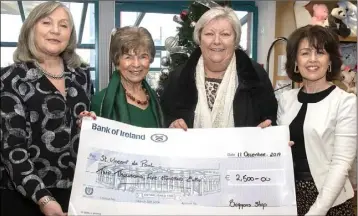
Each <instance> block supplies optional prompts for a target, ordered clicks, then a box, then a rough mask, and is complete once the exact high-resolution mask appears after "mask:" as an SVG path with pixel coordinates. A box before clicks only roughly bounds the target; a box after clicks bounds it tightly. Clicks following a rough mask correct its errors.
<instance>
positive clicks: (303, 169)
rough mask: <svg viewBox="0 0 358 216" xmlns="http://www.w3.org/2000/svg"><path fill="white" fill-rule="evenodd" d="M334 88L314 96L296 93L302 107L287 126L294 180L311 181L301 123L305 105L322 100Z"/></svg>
mask: <svg viewBox="0 0 358 216" xmlns="http://www.w3.org/2000/svg"><path fill="white" fill-rule="evenodd" d="M335 87H336V86H331V87H329V88H328V89H326V90H324V91H321V92H318V93H314V94H307V93H304V92H303V91H302V88H301V90H300V91H299V92H298V95H297V99H298V101H299V102H300V103H302V107H301V109H300V110H299V112H298V114H297V116H296V117H295V118H294V119H293V120H292V122H291V124H290V126H289V128H290V138H291V141H294V142H295V144H294V145H293V146H292V157H293V164H294V172H295V179H296V180H312V175H311V172H310V168H309V166H308V161H307V155H306V149H305V141H304V134H303V123H304V121H305V117H306V112H307V104H308V103H317V102H319V101H321V100H323V99H324V98H325V97H327V96H328V95H329V94H330V93H331V92H332V91H333V90H334V89H335Z"/></svg>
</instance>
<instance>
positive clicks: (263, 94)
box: [160, 48, 277, 128]
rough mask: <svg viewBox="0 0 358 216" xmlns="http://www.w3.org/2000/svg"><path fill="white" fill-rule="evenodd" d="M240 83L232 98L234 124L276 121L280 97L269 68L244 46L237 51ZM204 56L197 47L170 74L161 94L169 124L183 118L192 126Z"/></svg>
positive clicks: (256, 123)
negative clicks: (197, 73)
mask: <svg viewBox="0 0 358 216" xmlns="http://www.w3.org/2000/svg"><path fill="white" fill-rule="evenodd" d="M235 55H236V68H237V75H238V80H239V85H238V88H237V90H236V93H235V96H234V101H233V103H234V104H233V109H234V111H233V113H234V122H235V127H251V126H252V127H254V126H257V125H258V124H260V123H261V122H262V121H264V120H267V119H270V120H271V121H272V124H273V125H276V115H277V100H276V97H275V95H274V90H273V87H272V84H271V81H270V79H269V77H268V74H267V73H266V71H265V70H264V69H263V68H262V67H261V66H260V65H259V64H258V63H256V62H254V61H253V60H251V59H250V58H249V56H248V55H247V54H246V53H245V52H244V51H242V50H240V49H238V50H236V51H235ZM200 56H201V50H200V48H197V49H196V50H195V51H194V52H193V53H192V54H191V56H190V58H189V59H188V61H187V62H186V63H185V64H183V65H181V66H179V67H178V68H177V69H176V70H174V71H173V72H171V73H170V74H169V78H168V79H167V80H166V82H165V83H164V90H163V93H162V95H161V97H160V99H161V106H162V109H163V112H164V115H165V119H166V124H167V126H169V125H170V123H171V122H173V121H174V120H176V119H179V118H182V119H184V121H185V122H186V124H187V125H188V127H189V128H192V127H193V123H194V111H195V108H196V104H197V102H198V91H197V89H196V85H195V69H196V65H197V63H198V60H199V58H200Z"/></svg>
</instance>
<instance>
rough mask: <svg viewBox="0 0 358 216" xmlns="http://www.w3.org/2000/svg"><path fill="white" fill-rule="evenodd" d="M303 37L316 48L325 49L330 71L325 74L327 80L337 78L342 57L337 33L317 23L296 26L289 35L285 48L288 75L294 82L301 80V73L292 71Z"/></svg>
mask: <svg viewBox="0 0 358 216" xmlns="http://www.w3.org/2000/svg"><path fill="white" fill-rule="evenodd" d="M304 39H307V40H308V43H309V44H310V45H311V46H312V47H314V48H315V49H316V50H321V49H325V50H326V52H327V53H328V55H329V59H330V61H331V71H330V72H327V74H326V79H327V81H332V80H334V79H339V76H340V73H341V66H342V59H341V54H340V47H339V39H338V35H337V34H336V33H334V32H333V31H331V30H329V29H328V28H325V27H322V26H319V25H307V26H304V27H301V28H298V29H297V30H296V31H294V32H293V33H292V34H291V35H290V36H289V38H288V42H287V48H286V55H287V61H286V72H287V75H288V77H289V78H290V79H291V80H292V81H294V82H302V76H301V74H300V73H295V72H294V71H295V62H296V60H297V51H298V47H299V45H300V43H301V41H302V40H304Z"/></svg>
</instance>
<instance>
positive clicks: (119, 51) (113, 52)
mask: <svg viewBox="0 0 358 216" xmlns="http://www.w3.org/2000/svg"><path fill="white" fill-rule="evenodd" d="M132 50H133V51H134V53H136V54H137V52H139V51H147V52H148V54H149V55H150V62H151V63H152V62H153V61H154V57H155V46H154V41H153V38H152V35H151V34H150V33H149V31H148V30H147V29H146V28H143V27H133V26H125V27H122V28H116V29H114V30H113V31H112V34H111V40H110V45H109V57H110V59H111V61H112V63H113V64H114V65H116V66H117V65H118V60H119V57H121V56H122V55H124V54H128V53H129V52H131V51H132Z"/></svg>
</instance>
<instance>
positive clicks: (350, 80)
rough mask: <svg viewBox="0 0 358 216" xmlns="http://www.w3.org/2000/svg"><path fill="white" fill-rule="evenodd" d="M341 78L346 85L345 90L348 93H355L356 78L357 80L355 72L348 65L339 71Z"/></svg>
mask: <svg viewBox="0 0 358 216" xmlns="http://www.w3.org/2000/svg"><path fill="white" fill-rule="evenodd" d="M341 79H342V83H343V84H344V85H345V86H346V88H347V89H346V91H347V92H349V93H354V94H357V88H356V80H357V72H356V71H354V70H352V69H350V68H349V67H345V69H344V70H342V71H341Z"/></svg>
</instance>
